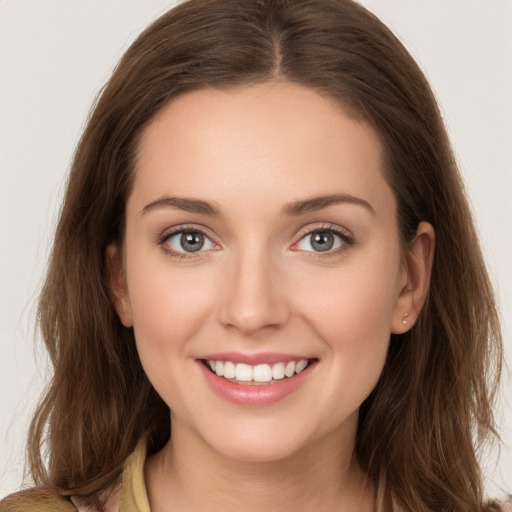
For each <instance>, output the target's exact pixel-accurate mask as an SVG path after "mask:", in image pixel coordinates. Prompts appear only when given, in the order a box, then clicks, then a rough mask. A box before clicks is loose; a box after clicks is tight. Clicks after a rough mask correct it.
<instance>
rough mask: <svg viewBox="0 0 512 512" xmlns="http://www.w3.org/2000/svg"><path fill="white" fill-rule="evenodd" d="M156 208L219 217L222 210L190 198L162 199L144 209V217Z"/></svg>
mask: <svg viewBox="0 0 512 512" xmlns="http://www.w3.org/2000/svg"><path fill="white" fill-rule="evenodd" d="M156 208H176V209H178V210H184V211H186V212H191V213H201V214H203V215H213V216H219V215H220V210H219V208H218V207H217V206H214V205H213V204H212V203H209V202H208V201H203V200H201V199H193V198H189V197H162V198H160V199H157V200H156V201H153V202H151V203H149V204H147V205H146V206H144V208H143V209H142V212H141V213H142V215H144V214H146V213H148V212H150V211H151V210H155V209H156Z"/></svg>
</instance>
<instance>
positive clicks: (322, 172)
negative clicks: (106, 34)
mask: <svg viewBox="0 0 512 512" xmlns="http://www.w3.org/2000/svg"><path fill="white" fill-rule="evenodd" d="M337 192H339V193H349V194H356V193H357V194H358V195H361V194H364V196H365V197H364V199H365V200H368V201H369V202H372V203H380V202H382V201H388V202H389V200H390V199H391V200H392V199H393V198H392V193H391V190H390V189H389V187H388V186H387V184H386V182H385V180H384V176H383V172H382V147H381V143H380V140H379V137H378V135H377V134H376V132H375V131H374V130H373V129H372V128H371V127H370V126H369V124H367V123H365V122H364V121H361V120H357V119H354V118H353V117H351V116H349V115H348V114H347V113H346V111H345V110H344V109H343V107H342V106H341V105H340V104H338V103H337V102H335V101H334V100H332V99H330V98H326V97H325V96H322V95H320V94H319V93H317V92H316V91H314V90H311V89H308V88H306V87H303V86H300V85H297V84H292V83H288V82H274V83H263V84H258V85H252V86H247V87H240V88H236V89H224V90H219V89H201V90H197V91H193V92H190V93H187V94H184V95H183V96H180V97H178V98H177V99H175V100H173V101H172V102H171V103H169V104H168V105H167V106H166V107H164V108H163V109H162V110H161V111H160V112H159V113H158V114H157V116H156V117H155V118H154V119H153V120H152V122H151V123H150V124H149V125H148V127H147V128H146V130H145V131H144V133H143V136H142V138H141V142H140V146H139V151H138V158H137V165H136V176H135V182H134V194H132V195H136V196H138V198H139V199H140V200H141V201H143V200H146V201H149V200H151V199H155V197H156V196H158V195H162V194H173V195H174V194H182V195H188V196H201V197H204V198H206V199H212V200H214V201H217V200H218V201H221V202H222V201H229V200H232V199H233V198H234V197H235V196H239V195H240V194H246V195H247V197H246V199H247V201H248V202H249V203H250V202H252V201H255V200H256V199H257V198H258V197H266V200H267V203H268V204H269V205H270V204H271V203H272V202H273V201H276V202H279V201H280V200H282V201H286V200H293V199H296V198H297V197H302V196H304V195H305V194H306V193H307V194H309V195H315V194H326V193H337ZM143 198H144V199H143ZM255 206H256V205H255Z"/></svg>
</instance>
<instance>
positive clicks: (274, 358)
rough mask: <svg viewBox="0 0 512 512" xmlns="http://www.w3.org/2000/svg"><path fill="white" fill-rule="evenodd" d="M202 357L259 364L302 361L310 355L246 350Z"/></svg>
mask: <svg viewBox="0 0 512 512" xmlns="http://www.w3.org/2000/svg"><path fill="white" fill-rule="evenodd" d="M200 359H206V360H208V359H210V360H213V361H231V362H233V363H235V364H237V363H245V364H250V365H251V366H255V365H257V364H274V363H288V362H290V361H300V360H302V359H310V357H308V356H304V355H295V354H282V353H279V352H261V353H259V354H248V353H244V352H217V353H215V354H208V355H206V356H204V357H203V356H201V358H200Z"/></svg>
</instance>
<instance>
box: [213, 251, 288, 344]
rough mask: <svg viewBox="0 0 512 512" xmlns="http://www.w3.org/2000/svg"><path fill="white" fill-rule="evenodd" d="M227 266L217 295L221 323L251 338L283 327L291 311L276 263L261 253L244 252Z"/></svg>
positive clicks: (282, 277) (282, 278)
mask: <svg viewBox="0 0 512 512" xmlns="http://www.w3.org/2000/svg"><path fill="white" fill-rule="evenodd" d="M227 265H228V270H227V272H226V274H225V276H224V279H223V284H222V293H221V294H220V296H221V301H222V302H221V304H220V313H219V316H220V321H221V323H222V324H223V325H224V326H225V327H226V328H230V329H235V330H237V331H239V332H240V333H241V334H244V335H253V336H254V335H256V334H261V333H263V332H264V331H269V330H270V331H272V330H275V329H278V328H279V327H282V326H283V325H284V324H285V323H286V322H287V320H288V318H289V315H290V309H289V304H288V301H287V300H286V298H285V289H284V286H283V281H284V276H283V272H282V271H280V269H279V265H278V263H277V262H275V261H272V258H271V257H270V256H269V255H268V254H266V253H265V252H264V251H258V252H254V251H253V252H251V251H245V252H244V253H243V254H239V255H237V256H233V258H232V260H231V261H229V263H227Z"/></svg>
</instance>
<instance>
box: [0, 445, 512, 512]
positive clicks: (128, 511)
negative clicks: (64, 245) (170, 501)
mask: <svg viewBox="0 0 512 512" xmlns="http://www.w3.org/2000/svg"><path fill="white" fill-rule="evenodd" d="M145 461H146V444H145V443H144V442H143V441H141V442H140V443H139V444H138V445H137V448H136V449H135V451H134V452H133V453H132V454H131V455H130V456H129V457H128V458H127V459H126V461H125V463H124V466H123V473H122V476H121V489H120V493H119V491H118V492H117V493H114V494H113V496H112V498H111V499H109V501H108V503H107V505H106V511H107V512H150V508H149V502H148V496H147V493H146V484H145V482H144V463H145ZM509 500H512V496H510V497H509ZM509 500H508V501H506V502H505V503H503V504H502V509H501V510H502V512H512V501H509ZM77 511H78V512H94V510H93V509H90V508H87V507H84V506H83V505H81V504H80V499H79V498H78V497H75V498H72V501H69V500H67V499H66V498H63V497H62V496H58V495H55V494H52V493H50V492H48V491H47V490H44V489H41V488H34V489H27V490H25V491H20V492H18V493H16V494H11V495H10V496H7V498H5V499H4V500H2V501H0V512H77Z"/></svg>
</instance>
